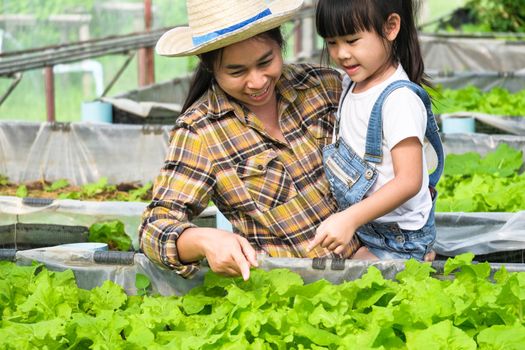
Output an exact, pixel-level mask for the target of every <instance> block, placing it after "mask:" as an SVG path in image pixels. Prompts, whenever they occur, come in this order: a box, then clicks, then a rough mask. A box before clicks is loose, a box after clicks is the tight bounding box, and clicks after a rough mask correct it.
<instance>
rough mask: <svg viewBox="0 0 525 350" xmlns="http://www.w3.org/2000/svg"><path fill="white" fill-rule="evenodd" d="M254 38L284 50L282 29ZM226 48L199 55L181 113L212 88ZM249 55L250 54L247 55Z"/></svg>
mask: <svg viewBox="0 0 525 350" xmlns="http://www.w3.org/2000/svg"><path fill="white" fill-rule="evenodd" d="M254 38H260V39H265V40H271V41H274V42H275V43H277V45H279V47H280V48H281V49H283V48H284V44H285V42H284V38H283V35H282V33H281V28H280V27H277V28H273V29H270V30H268V31H266V32H263V33H260V34H257V35H256V36H255V37H254ZM223 50H224V48H220V49H217V50H214V51H210V52H205V53H203V54H201V55H199V59H200V60H199V65H198V66H197V70H196V71H195V73H194V74H193V77H192V80H191V83H190V88H189V91H188V95H187V96H186V100H185V101H184V104H183V106H182V111H181V113H184V112H185V111H186V110H187V109H188V108H189V107H190V106H191V105H192V104H193V103H194V102H195V101H197V100H198V99H199V98H200V97H201V96H202V95H203V94H204V93H205V92H206V91H207V90H208V89H209V88H210V86H211V83H212V81H213V77H214V75H213V69H214V67H215V66H216V64H217V63H220V60H221V59H222V52H223ZM247 54H249V53H247Z"/></svg>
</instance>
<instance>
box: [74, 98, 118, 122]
mask: <svg viewBox="0 0 525 350" xmlns="http://www.w3.org/2000/svg"><path fill="white" fill-rule="evenodd" d="M81 116H82V118H81V120H82V121H83V122H88V123H111V122H112V121H113V106H112V105H111V103H107V102H101V101H92V102H82V107H81Z"/></svg>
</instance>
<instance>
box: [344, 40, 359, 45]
mask: <svg viewBox="0 0 525 350" xmlns="http://www.w3.org/2000/svg"><path fill="white" fill-rule="evenodd" d="M357 40H359V39H352V40H347V41H346V42H347V43H348V44H354V43H355V42H356V41H357Z"/></svg>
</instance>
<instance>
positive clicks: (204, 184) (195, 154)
mask: <svg viewBox="0 0 525 350" xmlns="http://www.w3.org/2000/svg"><path fill="white" fill-rule="evenodd" d="M214 184H215V177H214V176H213V175H212V166H211V162H210V160H209V159H208V157H207V152H206V149H205V147H203V146H202V142H201V140H200V139H199V137H198V135H197V134H196V133H195V132H193V131H192V130H191V128H190V127H189V126H188V125H183V124H178V127H177V128H175V129H174V131H173V134H172V137H171V141H170V146H169V150H168V155H167V157H166V160H165V162H164V166H163V167H162V169H161V172H160V174H159V176H158V177H157V178H156V180H155V185H154V187H153V200H152V202H151V204H150V205H148V207H147V208H146V210H145V211H144V214H143V217H142V224H141V226H140V228H139V239H140V247H141V249H142V251H143V252H144V254H145V255H146V256H147V257H149V258H150V259H151V260H152V261H154V262H155V263H157V264H159V265H161V266H164V267H167V268H170V269H173V270H175V271H176V272H177V273H179V274H180V275H182V276H184V277H190V276H191V275H192V274H193V273H195V272H196V271H197V270H198V267H199V263H198V262H194V263H183V262H181V261H180V259H179V255H178V251H177V239H178V238H179V236H180V235H181V234H182V232H183V231H184V230H185V229H187V228H189V227H195V225H194V224H192V223H191V222H190V220H192V219H193V218H194V217H195V216H197V215H198V214H200V213H201V212H202V211H203V210H204V209H205V208H206V207H207V205H208V203H209V201H210V198H211V194H212V189H213V186H214Z"/></svg>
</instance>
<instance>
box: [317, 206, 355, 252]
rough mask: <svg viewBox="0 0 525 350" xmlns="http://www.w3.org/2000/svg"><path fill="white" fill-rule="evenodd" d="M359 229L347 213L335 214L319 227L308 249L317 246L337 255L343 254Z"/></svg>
mask: <svg viewBox="0 0 525 350" xmlns="http://www.w3.org/2000/svg"><path fill="white" fill-rule="evenodd" d="M357 227H358V226H355V225H354V224H353V221H352V219H351V216H350V215H348V213H347V212H346V211H345V212H340V213H336V214H333V215H332V216H330V217H329V218H328V219H326V220H325V221H323V222H322V223H321V225H319V227H318V228H317V231H316V234H315V237H314V239H313V240H312V241H311V242H310V244H309V245H308V248H307V249H308V251H310V250H312V249H313V248H315V247H316V246H320V247H322V248H326V249H328V250H330V251H332V252H334V253H336V254H341V253H342V252H343V250H344V249H345V247H346V246H347V245H348V244H349V243H350V241H351V240H352V237H354V234H355V230H356V229H357Z"/></svg>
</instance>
